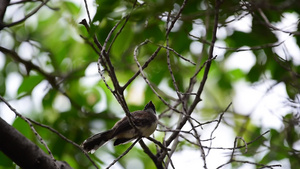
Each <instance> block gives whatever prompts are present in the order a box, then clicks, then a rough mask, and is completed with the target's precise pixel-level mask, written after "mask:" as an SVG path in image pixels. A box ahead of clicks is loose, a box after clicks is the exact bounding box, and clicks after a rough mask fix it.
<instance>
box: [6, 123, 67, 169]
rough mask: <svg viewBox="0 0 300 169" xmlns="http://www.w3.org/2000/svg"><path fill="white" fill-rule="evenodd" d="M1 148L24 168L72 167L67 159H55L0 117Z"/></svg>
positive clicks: (63, 168) (64, 168) (61, 168)
mask: <svg viewBox="0 0 300 169" xmlns="http://www.w3.org/2000/svg"><path fill="white" fill-rule="evenodd" d="M0 135H1V139H0V150H1V151H2V152H3V153H4V154H5V155H6V156H8V157H9V158H10V159H11V160H12V161H14V162H15V163H16V164H17V165H18V166H20V167H21V168H23V169H35V168H43V169H57V166H58V168H59V169H71V167H70V166H69V164H68V163H66V162H65V161H54V160H53V159H52V158H51V157H50V156H49V155H48V154H46V153H45V152H44V151H43V150H42V149H40V148H39V147H38V146H37V145H35V144H34V143H33V142H31V141H30V140H29V139H27V138H26V137H25V136H24V135H22V134H21V133H20V132H19V131H18V130H16V129H15V128H13V127H12V126H11V125H9V124H8V123H6V121H4V120H3V119H2V118H0Z"/></svg>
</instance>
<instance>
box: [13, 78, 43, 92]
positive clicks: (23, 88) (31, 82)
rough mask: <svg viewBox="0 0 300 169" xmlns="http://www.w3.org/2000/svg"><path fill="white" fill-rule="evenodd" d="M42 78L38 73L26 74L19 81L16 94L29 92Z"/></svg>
mask: <svg viewBox="0 0 300 169" xmlns="http://www.w3.org/2000/svg"><path fill="white" fill-rule="evenodd" d="M43 79H44V78H43V77H42V76H40V75H34V76H27V77H24V79H23V82H22V83H21V85H20V87H19V89H18V94H21V93H23V92H24V93H26V94H30V93H31V92H32V90H33V89H34V88H35V87H36V86H37V85H38V84H39V83H40V82H41V81H42V80H43Z"/></svg>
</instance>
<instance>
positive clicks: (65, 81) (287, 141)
mask: <svg viewBox="0 0 300 169" xmlns="http://www.w3.org/2000/svg"><path fill="white" fill-rule="evenodd" d="M182 2H183V1H168V0H159V1H156V0H145V1H138V2H135V1H132V0H127V1H120V0H119V1H117V0H116V1H111V0H96V1H95V2H94V4H93V6H92V7H91V8H96V10H95V15H92V18H91V19H92V23H90V24H91V25H90V34H89V33H88V32H87V30H86V29H85V28H84V26H83V25H80V24H79V22H80V21H81V19H83V18H82V15H81V14H82V13H85V8H84V5H78V4H77V3H74V2H72V1H56V3H49V6H50V7H53V8H59V9H58V10H52V9H51V8H47V7H43V8H42V9H41V10H40V11H39V12H37V13H36V14H35V15H34V16H33V18H35V19H30V18H29V19H28V20H27V21H25V22H24V23H22V24H19V25H17V26H14V27H10V28H5V29H3V30H1V31H0V38H5V39H10V40H9V42H7V44H5V43H6V42H1V46H5V47H6V48H8V49H11V50H14V51H16V52H17V53H18V55H19V56H20V57H23V56H24V53H20V52H18V51H20V50H19V49H20V46H21V44H23V43H25V42H26V43H28V44H29V46H30V48H31V51H32V52H31V53H30V54H31V55H30V56H31V58H30V59H27V60H29V61H31V62H33V63H34V64H35V65H37V66H38V67H40V68H41V69H42V70H43V71H44V72H46V74H47V75H43V74H42V73H41V72H39V71H38V70H34V69H32V68H29V67H26V65H24V63H21V62H18V61H15V60H14V59H12V57H11V56H10V55H3V54H2V56H1V57H2V58H4V59H3V60H4V63H3V66H2V67H0V70H1V71H0V94H1V95H2V96H5V97H6V98H7V99H9V100H17V101H19V102H20V103H22V104H24V102H23V100H24V99H25V98H26V97H27V96H29V98H30V99H31V101H32V103H30V104H32V105H33V106H32V108H31V110H30V111H31V113H29V114H28V115H27V114H26V116H28V117H30V118H32V119H33V120H35V121H37V122H39V123H42V124H45V125H48V126H50V127H52V128H54V129H55V130H57V131H58V132H60V133H61V134H62V135H64V136H65V137H67V138H68V139H70V140H72V141H74V142H75V143H78V144H80V143H81V142H82V141H83V140H84V139H86V138H87V137H89V136H90V135H91V134H92V133H91V131H92V132H93V133H94V132H97V131H98V132H99V131H102V130H105V129H108V128H111V127H112V126H113V125H114V123H115V122H116V121H117V120H118V119H119V118H120V117H123V116H124V113H123V111H122V109H121V107H120V105H118V104H117V102H116V100H115V98H114V97H113V95H112V93H111V92H110V91H109V90H108V89H107V88H106V86H105V84H104V82H103V80H101V79H100V76H99V74H98V68H97V67H92V68H93V70H92V72H93V73H91V72H90V71H91V70H88V69H87V68H88V67H89V66H90V65H92V63H96V62H97V60H98V56H97V54H96V52H94V51H93V49H92V48H91V46H89V45H88V44H87V43H85V41H84V40H83V38H81V37H80V35H81V36H83V37H86V38H87V39H88V40H89V41H90V42H92V37H93V35H96V36H97V38H98V39H99V41H100V42H101V43H104V41H105V39H106V37H107V35H108V34H109V32H110V31H111V29H112V28H113V27H114V26H115V25H116V24H117V23H118V22H120V25H123V24H124V23H125V22H126V17H125V16H129V14H130V17H129V19H128V21H127V23H126V25H125V27H124V29H122V31H121V33H120V35H118V37H117V39H116V40H115V41H114V42H113V43H112V41H111V40H110V41H109V43H108V45H112V46H111V50H110V56H109V57H110V59H111V61H112V64H113V65H114V67H115V71H116V74H117V77H118V80H119V81H120V83H121V84H125V83H126V82H127V81H128V80H129V79H130V78H131V77H132V76H133V75H134V73H135V72H136V71H137V70H138V68H137V66H136V63H135V61H134V58H133V51H134V48H135V47H136V46H137V45H139V44H140V43H142V42H143V41H145V40H146V39H149V40H150V41H151V42H150V43H149V44H147V45H145V46H143V47H141V48H140V50H139V55H138V60H139V61H140V62H141V63H144V62H145V61H146V60H147V59H148V58H149V57H150V56H151V55H152V54H153V52H154V51H155V50H156V49H157V47H158V45H165V42H166V41H165V40H166V37H165V30H166V22H165V19H166V15H167V12H169V11H173V12H174V13H176V11H177V12H178V10H179V8H180V5H181V4H182ZM25 3H26V4H27V2H24V4H25ZM251 3H252V4H251ZM28 4H29V2H28ZM34 4H35V2H32V4H31V5H25V7H26V8H24V13H28V12H29V11H31V10H32V9H34V8H35V7H36V5H34ZM213 5H214V2H213V1H198V0H190V1H188V3H187V4H186V6H185V8H184V10H183V12H182V14H181V18H180V23H178V25H175V28H174V30H173V31H172V32H171V33H170V35H169V37H168V38H169V44H170V47H172V48H173V49H174V50H175V51H176V52H178V53H179V54H181V55H183V56H184V57H186V58H189V59H190V60H191V61H192V62H195V63H198V66H199V65H202V64H203V63H204V62H205V60H206V58H207V56H208V48H209V47H210V45H208V44H206V43H203V50H202V52H201V54H195V53H193V52H191V49H190V44H191V43H192V42H195V41H200V42H201V43H202V41H201V39H202V40H203V39H205V40H206V41H208V42H209V41H210V40H211V37H212V36H211V35H212V26H213V21H214V17H213V10H214V6H213ZM280 5H285V6H282V8H281V6H280ZM133 6H134V9H133ZM296 6H298V7H299V6H300V4H299V2H298V1H293V0H276V1H275V0H269V1H251V2H250V1H249V2H248V1H236V0H230V1H224V3H223V4H222V5H221V11H220V20H219V23H220V26H222V27H226V26H227V25H229V24H230V23H231V22H236V21H237V20H238V18H239V17H241V16H243V15H245V13H248V14H247V16H251V17H252V22H251V31H250V32H243V31H239V30H235V29H233V28H230V27H226V29H227V36H226V38H225V39H223V41H224V42H225V43H226V45H227V46H228V47H230V48H237V49H238V48H241V47H244V46H247V47H249V48H251V47H257V46H261V47H262V48H259V49H255V50H253V51H252V53H253V54H254V55H255V57H256V62H255V64H254V65H253V66H252V67H251V69H250V71H249V72H245V71H243V70H241V69H239V68H236V69H232V70H229V69H226V68H224V63H225V62H226V61H227V59H228V58H229V57H230V55H231V54H233V53H235V52H236V51H235V50H226V51H225V53H224V54H222V56H223V57H224V58H222V59H219V60H214V61H213V63H212V66H211V72H210V74H209V81H208V82H207V83H208V85H209V86H208V87H207V92H206V93H205V95H204V96H203V97H202V99H203V103H204V106H203V108H201V110H199V109H198V110H197V112H195V114H196V115H197V117H198V116H199V117H201V118H200V119H202V117H205V119H213V118H215V117H216V116H217V115H218V114H217V113H219V112H220V110H224V108H225V107H226V106H227V104H228V103H229V102H227V101H228V100H229V101H230V100H231V99H232V97H233V96H234V90H233V86H234V84H235V83H236V82H238V81H241V80H244V81H247V82H250V83H252V84H256V83H260V81H261V80H262V78H263V77H264V76H266V74H267V76H268V78H269V79H271V80H274V81H275V82H276V83H284V85H285V86H286V91H287V93H288V97H289V98H287V100H290V101H291V102H295V103H297V98H298V97H299V93H300V92H299V90H300V78H299V74H300V66H299V64H298V65H297V64H296V63H295V62H294V61H293V57H289V58H288V59H282V57H280V56H279V55H278V54H277V53H276V51H275V50H273V49H272V47H273V46H272V45H270V44H274V45H275V44H277V43H278V42H279V40H278V37H277V36H276V34H275V32H274V31H272V29H270V28H269V27H268V26H267V25H266V24H265V22H264V21H263V19H262V17H261V16H260V14H259V13H258V11H257V9H258V8H260V9H262V10H263V11H264V12H265V15H266V16H267V18H268V19H269V21H270V22H280V21H281V20H282V17H281V16H282V15H283V14H284V13H294V14H297V15H298V16H299V15H300V13H299V12H300V11H299V9H300V8H296ZM21 8H22V6H21ZM80 13H81V14H80ZM12 17H13V16H7V17H6V18H5V19H6V20H5V21H7V22H12V21H13V19H12ZM229 17H234V18H235V19H234V20H233V21H228V20H227V19H228V18H229ZM86 19H87V18H86ZM87 20H88V19H87ZM196 21H197V22H196ZM199 21H200V23H199ZM299 25H300V24H299V22H298V28H297V29H298V31H299ZM197 26H198V27H203V28H204V29H205V31H204V33H202V34H201V33H200V37H199V39H195V38H191V37H190V36H188V34H189V33H190V32H191V31H192V30H193V29H195V27H197ZM120 29H121V26H118V27H117V29H116V31H114V32H113V34H112V37H115V36H117V33H118V31H120ZM290 36H291V37H292V36H293V37H292V38H294V39H295V41H296V43H297V45H298V46H299V45H300V40H299V35H297V36H296V35H293V34H291V35H290ZM274 47H275V46H274ZM170 53H171V55H170V60H171V67H172V69H173V74H174V77H175V78H176V81H177V85H178V88H179V90H180V91H184V90H185V89H186V87H187V86H188V84H189V82H190V77H191V76H192V75H193V74H194V73H195V71H196V70H197V69H196V68H195V67H196V66H193V65H192V64H190V63H188V62H185V61H183V60H182V59H180V58H179V57H178V56H177V55H176V54H174V53H173V52H170ZM216 55H218V53H216ZM219 57H221V56H218V58H219ZM261 57H264V58H265V61H264V62H262V61H261ZM295 57H299V56H295ZM166 60H167V57H166V50H165V49H161V51H160V52H159V53H158V55H157V56H156V58H155V59H154V60H153V61H152V62H151V63H150V65H149V67H148V68H147V69H145V73H146V75H147V77H148V79H149V81H150V82H151V83H152V84H153V85H154V86H156V87H158V86H159V85H161V84H162V83H163V82H166V83H165V84H164V85H166V86H167V87H168V88H169V89H170V90H172V91H173V92H174V91H175V89H174V86H173V84H172V79H171V77H170V73H169V71H168V65H167V62H166ZM94 65H95V64H94ZM88 71H89V72H88ZM13 73H16V74H19V75H20V76H21V77H22V78H21V83H20V85H19V86H18V88H17V93H16V95H11V94H9V93H8V91H7V88H8V86H7V85H10V84H9V83H7V82H6V80H7V78H8V76H9V75H11V74H13ZM104 74H105V75H107V74H106V72H105V71H104ZM202 75H203V72H200V74H199V75H198V76H197V80H198V81H201V79H202ZM50 76H54V77H55V79H56V80H57V82H58V84H57V86H51V84H50V83H49V82H48V81H47V80H48V79H49V77H50ZM91 79H96V80H94V81H93V80H91ZM89 80H91V81H89ZM106 80H107V81H108V84H109V85H110V86H111V87H112V86H113V85H112V83H111V81H110V79H109V78H108V77H107V79H106ZM10 83H13V82H10ZM45 84H46V85H45ZM143 85H145V84H144V83H142V82H141V83H140V86H143ZM145 86H146V85H145ZM38 88H40V89H38ZM41 88H42V89H41ZM134 88H135V86H134V85H132V84H131V85H129V87H128V88H127V89H126V97H127V98H129V97H132V96H131V94H132V93H133V90H134ZM35 91H36V92H35ZM37 92H39V93H37ZM142 92H143V94H142V98H139V100H138V101H136V102H133V101H132V102H129V110H132V111H133V110H139V109H143V105H145V104H146V102H148V101H149V100H152V101H153V102H154V103H155V105H156V108H157V111H158V112H162V111H164V110H165V108H166V107H165V106H164V105H163V104H162V102H161V101H160V100H159V99H158V98H157V96H156V95H154V94H153V92H152V90H150V88H149V87H148V86H146V87H145V88H144V89H143V91H142ZM159 94H161V95H162V96H163V98H164V99H165V100H166V101H168V102H172V97H173V98H176V97H177V96H176V95H175V94H174V95H172V94H169V93H167V91H165V90H162V91H160V93H159ZM37 95H40V96H41V97H37ZM167 95H170V96H171V97H167ZM35 98H40V99H42V100H41V101H40V102H41V103H40V104H41V105H34V104H39V102H33V100H34V99H35ZM58 98H63V100H59V99H58ZM298 103H299V102H298ZM55 105H58V106H55ZM68 105H70V106H68ZM64 106H66V108H64V109H62V107H64ZM291 107H293V106H291ZM298 109H299V108H298ZM216 110H218V111H216ZM18 111H19V112H20V113H23V112H22V110H21V109H19V110H18ZM200 112H201V113H202V114H201V113H200ZM5 113H8V112H5ZM298 113H299V110H298ZM1 115H2V112H1ZM232 115H233V116H232V117H233V118H234V119H233V121H235V123H236V125H232V126H231V127H232V129H233V130H234V131H235V132H236V133H238V134H240V135H241V136H243V137H244V139H245V140H247V141H251V140H254V139H255V138H256V137H257V136H259V135H260V134H262V132H263V129H262V128H261V126H255V125H254V124H253V123H252V121H251V119H248V122H247V123H244V122H243V121H241V119H240V116H239V115H238V112H232ZM161 121H162V122H163V123H165V125H167V126H169V125H171V124H172V125H173V124H174V122H173V121H172V120H170V119H169V118H162V119H161ZM228 125H229V126H230V124H228ZM13 126H14V127H15V128H17V129H18V130H19V131H20V132H21V133H22V134H23V135H25V136H26V137H27V138H29V139H30V140H32V141H33V142H35V143H36V144H37V145H38V146H39V147H41V148H43V149H44V147H43V146H42V145H41V144H40V143H39V142H38V141H37V139H36V138H35V136H34V134H33V133H32V132H31V130H30V129H29V127H28V124H27V123H26V122H24V121H22V120H21V119H20V118H16V119H15V120H14V122H13ZM283 126H284V128H283V129H282V130H275V129H272V130H271V131H270V133H269V134H268V136H265V137H267V138H266V139H262V140H260V141H259V142H253V143H252V144H251V145H249V146H248V150H249V151H248V152H247V153H243V154H242V156H244V157H248V158H252V159H253V160H254V161H255V162H257V163H261V164H268V163H270V162H272V161H279V160H282V159H288V160H289V162H290V165H291V167H292V168H297V166H299V165H300V160H299V159H300V155H299V137H300V136H299V134H300V133H299V130H297V129H299V115H298V116H297V115H295V113H292V112H291V113H289V114H288V115H286V116H285V117H283ZM35 127H36V129H37V131H38V133H39V134H40V135H41V136H42V138H43V139H44V140H45V141H46V143H47V144H48V146H49V148H50V149H51V151H52V153H53V154H54V156H55V157H56V158H57V159H58V160H65V161H67V162H68V163H69V164H70V165H71V166H72V167H73V168H92V164H91V163H90V162H89V161H88V160H87V159H86V157H85V156H84V155H83V154H82V153H81V151H80V150H79V149H77V148H76V147H74V146H72V145H71V144H70V143H68V142H66V141H65V140H63V139H62V138H60V137H59V136H57V135H56V134H54V133H52V132H51V131H49V130H47V129H45V128H41V127H38V126H35ZM241 128H242V129H243V131H242V130H241ZM162 135H163V134H162V133H158V134H157V137H158V138H161V137H162ZM160 141H161V140H160ZM296 143H297V144H298V149H297V148H295V146H296ZM179 145H180V146H179V147H178V151H180V150H181V149H182V147H183V145H186V146H190V147H193V145H191V144H190V143H188V142H186V141H182V142H181V143H180V144H179ZM241 145H243V143H241ZM128 147H129V145H121V146H118V147H115V148H114V149H112V148H109V147H103V148H101V150H100V152H96V155H92V158H93V159H94V160H97V162H98V165H100V166H102V167H105V166H106V165H107V164H109V163H110V162H109V161H105V159H101V158H100V159H98V158H97V157H96V156H99V155H105V156H106V157H105V158H107V156H110V157H111V156H112V157H113V158H116V157H118V156H119V155H121V154H122V153H123V152H124V151H125V150H126V149H127V148H128ZM149 147H150V149H151V150H152V151H153V152H155V151H156V149H155V146H154V144H149ZM260 149H267V150H265V154H264V155H263V157H261V158H255V157H254V156H255V153H256V152H257V151H258V150H260ZM242 151H243V150H242ZM97 153H98V154H97ZM0 159H1V160H0V168H16V166H15V165H14V164H13V162H12V161H10V159H8V158H7V157H5V156H4V155H3V154H2V153H1V152H0ZM134 159H139V160H140V161H141V162H142V163H143V167H144V168H149V169H150V168H154V167H155V165H154V164H153V162H152V161H151V160H150V158H149V157H148V156H147V155H146V154H145V153H144V152H143V151H142V149H140V148H139V147H134V149H133V150H132V151H130V152H129V154H128V155H126V156H125V157H124V158H122V159H121V160H120V161H119V164H120V165H121V166H123V167H124V168H126V166H127V164H128V161H130V160H134ZM232 167H233V168H238V167H239V165H236V164H232Z"/></svg>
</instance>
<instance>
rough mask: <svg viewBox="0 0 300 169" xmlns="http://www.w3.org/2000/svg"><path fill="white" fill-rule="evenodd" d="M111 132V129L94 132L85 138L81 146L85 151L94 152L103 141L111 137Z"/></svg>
mask: <svg viewBox="0 0 300 169" xmlns="http://www.w3.org/2000/svg"><path fill="white" fill-rule="evenodd" d="M113 133H114V132H113V130H107V131H105V132H102V133H98V134H95V135H93V136H91V137H90V138H88V139H86V140H85V141H84V142H83V143H82V144H81V146H82V148H83V149H84V150H85V151H87V152H91V153H94V152H95V151H96V150H97V149H98V148H99V147H101V146H102V145H103V144H104V143H106V142H107V141H108V140H110V139H112V137H113Z"/></svg>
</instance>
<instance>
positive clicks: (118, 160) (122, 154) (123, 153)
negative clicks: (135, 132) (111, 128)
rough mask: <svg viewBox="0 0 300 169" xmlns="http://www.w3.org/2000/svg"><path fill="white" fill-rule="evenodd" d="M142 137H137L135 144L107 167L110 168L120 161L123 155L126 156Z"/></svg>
mask: <svg viewBox="0 0 300 169" xmlns="http://www.w3.org/2000/svg"><path fill="white" fill-rule="evenodd" d="M140 139H141V137H139V138H137V139H136V140H135V141H134V143H133V144H131V145H130V147H129V148H128V149H127V150H126V151H125V152H124V153H122V154H121V155H120V156H119V157H118V158H116V159H115V160H114V161H113V162H112V163H111V164H110V165H109V166H108V167H106V169H109V168H110V167H112V166H113V165H114V164H115V163H116V162H117V161H119V160H120V159H121V158H122V157H124V156H125V155H126V154H127V153H128V152H129V151H130V150H131V149H132V148H133V146H134V145H135V144H136V143H137V142H138V141H140Z"/></svg>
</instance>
